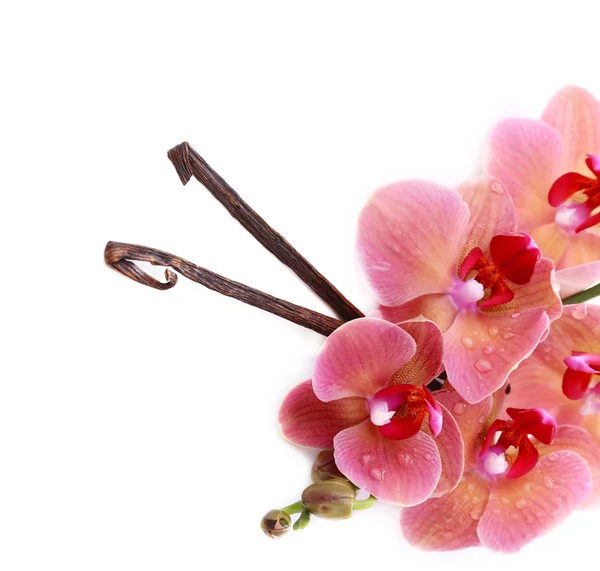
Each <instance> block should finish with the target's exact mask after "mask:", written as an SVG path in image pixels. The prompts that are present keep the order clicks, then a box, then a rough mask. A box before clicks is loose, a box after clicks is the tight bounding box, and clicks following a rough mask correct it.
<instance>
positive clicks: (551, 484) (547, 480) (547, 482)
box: [544, 476, 554, 488]
mask: <svg viewBox="0 0 600 571" xmlns="http://www.w3.org/2000/svg"><path fill="white" fill-rule="evenodd" d="M544 485H545V486H546V488H554V479H553V478H551V477H550V476H546V477H545V478H544Z"/></svg>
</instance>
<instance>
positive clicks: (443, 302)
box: [373, 294, 458, 332]
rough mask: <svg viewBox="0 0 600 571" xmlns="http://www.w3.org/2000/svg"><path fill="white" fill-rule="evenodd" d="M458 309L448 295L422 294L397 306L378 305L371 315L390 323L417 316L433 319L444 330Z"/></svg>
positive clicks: (449, 324)
mask: <svg viewBox="0 0 600 571" xmlns="http://www.w3.org/2000/svg"><path fill="white" fill-rule="evenodd" d="M457 312H458V310H457V308H456V305H455V304H454V303H453V302H452V299H451V298H450V296H449V295H446V294H429V295H423V296H421V297H418V298H416V299H413V300H412V301H409V302H407V303H405V304H403V305H399V306H397V307H386V306H385V305H380V306H379V308H378V309H377V310H375V311H374V312H373V317H380V318H381V319H385V320H386V321H390V322H391V323H398V324H400V323H402V322H405V321H408V320H410V319H414V318H416V317H419V316H423V317H425V318H426V319H428V320H429V321H433V322H434V323H435V324H436V325H437V326H438V327H439V328H440V329H441V330H442V332H445V331H446V330H447V329H448V328H449V327H450V326H451V325H452V322H453V321H454V318H455V317H456V314H457Z"/></svg>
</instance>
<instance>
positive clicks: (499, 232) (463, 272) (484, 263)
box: [358, 177, 562, 403]
mask: <svg viewBox="0 0 600 571" xmlns="http://www.w3.org/2000/svg"><path fill="white" fill-rule="evenodd" d="M515 231H516V218H515V213H514V206H513V203H512V200H511V198H510V196H509V195H508V193H507V192H506V191H505V190H504V188H503V187H502V186H501V185H500V184H499V183H498V181H496V180H495V179H492V178H491V177H481V178H479V179H477V180H475V181H473V182H470V183H468V184H465V185H463V186H462V187H461V188H460V189H459V191H458V192H457V191H455V190H450V189H447V188H443V187H441V186H438V185H436V184H434V183H430V182H423V181H405V182H399V183H396V184H393V185H391V186H388V187H385V188H382V189H380V190H379V191H377V192H376V193H375V194H374V195H373V196H372V198H371V200H370V202H369V203H368V204H367V205H366V207H365V208H364V210H363V212H362V214H361V217H360V222H359V235H358V247H359V253H360V255H361V260H362V264H363V267H364V269H365V272H366V274H367V278H368V280H369V282H370V284H371V286H372V288H373V290H374V292H375V295H376V297H377V300H378V301H379V302H380V303H381V304H382V306H381V307H380V308H379V310H378V311H377V312H376V315H377V316H379V317H383V318H384V319H387V320H389V321H392V322H394V323H399V322H401V321H405V320H407V319H412V318H414V317H416V316H418V315H423V316H425V317H426V318H427V319H430V320H432V321H434V322H435V323H437V324H438V325H439V327H440V328H441V330H442V331H443V336H444V366H445V368H446V372H447V373H448V379H449V380H450V381H451V383H452V385H453V386H454V387H455V388H456V390H457V391H458V392H459V393H460V394H461V395H462V396H463V397H464V398H465V399H466V400H467V401H469V402H471V403H475V402H478V401H480V400H482V399H483V398H485V397H486V396H488V395H490V394H491V393H493V392H494V391H496V390H497V389H498V388H499V387H501V386H502V385H503V384H504V382H505V380H506V378H507V377H508V374H509V373H510V371H511V370H512V369H514V367H515V366H516V365H518V364H519V363H520V362H521V361H522V360H523V359H524V358H525V357H527V356H528V355H529V354H530V353H531V352H532V351H533V349H534V348H535V346H536V345H537V343H538V341H539V340H540V338H541V337H542V336H543V335H544V334H545V333H546V331H547V329H548V326H549V324H550V321H551V320H553V319H555V318H557V317H558V316H559V315H560V313H561V310H562V305H561V303H560V299H559V297H558V295H557V291H556V290H557V285H556V284H555V281H554V265H553V263H552V262H551V260H549V259H547V258H541V257H540V252H539V249H538V248H537V246H536V245H535V243H534V242H533V240H532V239H531V237H530V236H528V235H527V234H517V233H516V232H515Z"/></svg>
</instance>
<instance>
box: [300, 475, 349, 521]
mask: <svg viewBox="0 0 600 571" xmlns="http://www.w3.org/2000/svg"><path fill="white" fill-rule="evenodd" d="M355 497H356V496H355V493H354V488H353V487H352V486H351V485H350V483H349V482H347V481H344V480H340V479H331V480H325V481H322V482H316V483H315V484H312V485H310V486H308V488H306V489H305V490H304V492H302V503H303V504H304V506H305V507H306V509H307V510H308V511H309V512H310V513H312V514H314V515H316V516H318V517H325V518H330V519H345V518H349V517H350V516H351V515H352V510H353V506H354V499H355Z"/></svg>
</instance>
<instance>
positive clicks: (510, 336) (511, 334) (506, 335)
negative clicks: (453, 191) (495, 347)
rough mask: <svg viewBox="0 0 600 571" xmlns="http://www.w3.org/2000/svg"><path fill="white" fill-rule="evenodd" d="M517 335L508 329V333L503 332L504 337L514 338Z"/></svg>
mask: <svg viewBox="0 0 600 571" xmlns="http://www.w3.org/2000/svg"><path fill="white" fill-rule="evenodd" d="M514 336H515V334H514V333H511V332H510V331H507V332H506V333H503V334H502V339H512V338H513V337H514Z"/></svg>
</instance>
